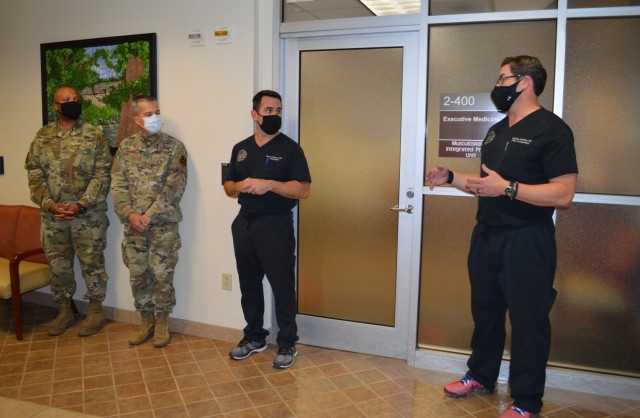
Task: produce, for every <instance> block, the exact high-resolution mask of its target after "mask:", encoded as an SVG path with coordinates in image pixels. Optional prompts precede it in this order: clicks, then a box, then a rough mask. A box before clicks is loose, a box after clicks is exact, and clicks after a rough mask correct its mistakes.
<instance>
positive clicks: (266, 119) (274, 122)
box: [260, 115, 282, 135]
mask: <svg viewBox="0 0 640 418" xmlns="http://www.w3.org/2000/svg"><path fill="white" fill-rule="evenodd" d="M260 116H262V115H260ZM281 126H282V118H281V117H280V116H278V115H268V116H262V125H260V129H262V130H263V131H264V133H265V134H267V135H273V134H275V133H276V132H278V131H279V130H280V127H281Z"/></svg>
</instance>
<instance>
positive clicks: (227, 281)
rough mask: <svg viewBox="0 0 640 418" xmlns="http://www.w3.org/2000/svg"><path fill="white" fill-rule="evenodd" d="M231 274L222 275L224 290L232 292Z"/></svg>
mask: <svg viewBox="0 0 640 418" xmlns="http://www.w3.org/2000/svg"><path fill="white" fill-rule="evenodd" d="M232 277H233V276H232V275H231V273H222V288H223V289H224V290H231V281H232V280H231V278H232Z"/></svg>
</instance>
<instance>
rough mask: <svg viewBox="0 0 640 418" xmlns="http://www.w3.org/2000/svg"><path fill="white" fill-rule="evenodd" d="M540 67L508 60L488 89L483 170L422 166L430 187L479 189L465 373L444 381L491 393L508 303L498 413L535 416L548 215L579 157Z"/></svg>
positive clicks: (550, 233)
mask: <svg viewBox="0 0 640 418" xmlns="http://www.w3.org/2000/svg"><path fill="white" fill-rule="evenodd" d="M546 79H547V73H546V71H545V69H544V67H543V66H542V64H541V63H540V61H539V60H538V59H537V58H535V57H529V56H517V57H508V58H505V59H504V61H503V62H502V67H501V69H500V75H499V78H498V82H497V83H496V86H495V88H494V89H493V91H492V93H491V99H492V100H493V102H494V104H495V106H496V108H497V109H498V110H499V111H501V112H504V113H505V114H506V115H507V117H506V118H504V119H503V120H501V121H500V122H498V123H497V124H495V125H494V126H492V127H491V128H490V129H489V132H488V133H487V136H486V137H485V139H484V141H483V143H482V159H481V163H482V165H481V172H480V174H465V173H458V172H456V173H454V172H453V171H450V170H447V169H446V168H444V167H435V168H432V169H429V170H427V185H428V186H429V187H431V188H433V187H434V186H439V185H442V184H444V183H449V184H451V185H452V186H454V187H456V188H457V189H460V190H463V191H466V192H469V193H473V194H475V195H477V196H478V211H477V215H476V220H477V222H478V223H477V225H476V227H475V229H474V231H473V235H472V237H471V247H470V250H469V258H468V267H469V278H470V283H471V312H472V314H473V321H474V331H473V336H472V339H471V348H472V353H471V357H470V358H469V361H468V362H467V366H468V367H469V371H468V372H467V373H466V375H465V376H464V377H463V378H462V379H460V380H459V381H455V382H452V383H450V384H448V385H446V386H445V388H444V391H445V394H446V395H448V396H451V397H454V398H458V397H464V396H466V395H467V394H469V393H472V392H475V393H488V392H492V391H493V390H494V388H495V382H496V380H497V378H498V373H499V371H500V362H501V359H502V355H503V351H504V345H505V339H506V333H505V315H506V312H507V309H508V310H509V319H510V320H511V326H512V340H511V364H510V368H509V384H510V386H511V397H512V398H513V399H514V404H513V406H512V407H511V408H510V409H508V410H507V411H505V412H504V414H502V415H501V418H521V417H526V418H530V417H537V416H539V413H540V409H541V408H542V395H543V393H544V385H545V369H546V364H547V359H548V357H549V350H550V347H551V325H550V322H549V311H550V310H551V306H552V305H553V303H554V301H555V297H556V291H555V290H554V289H553V280H554V276H555V270H556V243H555V226H554V223H553V219H552V216H553V213H554V210H555V208H556V207H558V208H566V207H568V206H569V205H570V204H571V201H572V199H573V196H574V194H575V191H576V181H577V174H578V165H577V162H576V153H575V148H574V144H573V133H572V132H571V129H570V128H569V127H568V126H567V125H566V124H565V123H564V122H563V121H562V119H560V118H559V117H558V116H556V115H555V114H553V113H551V112H549V111H548V110H546V109H544V108H542V107H541V106H540V105H539V104H538V96H539V95H540V94H541V93H542V91H543V89H544V87H545V83H546Z"/></svg>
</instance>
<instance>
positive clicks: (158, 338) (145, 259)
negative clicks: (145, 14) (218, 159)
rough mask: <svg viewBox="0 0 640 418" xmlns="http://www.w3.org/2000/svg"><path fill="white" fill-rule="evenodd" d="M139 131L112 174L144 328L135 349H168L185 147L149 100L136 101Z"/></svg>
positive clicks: (117, 158)
mask: <svg viewBox="0 0 640 418" xmlns="http://www.w3.org/2000/svg"><path fill="white" fill-rule="evenodd" d="M132 115H134V116H133V120H134V122H135V123H136V124H137V125H138V126H140V132H139V133H136V134H134V135H132V136H130V137H128V138H126V139H124V140H123V141H122V142H121V143H120V147H119V149H118V151H117V153H116V156H115V160H114V163H113V168H112V171H111V177H112V182H111V190H112V193H113V203H114V206H115V210H116V213H117V214H118V216H119V217H120V220H121V221H122V223H123V225H124V239H123V241H122V258H123V260H124V263H125V264H126V265H127V267H128V268H129V272H130V276H131V279H130V280H131V290H132V292H133V297H134V299H135V302H134V305H135V308H136V310H138V311H140V315H141V317H142V320H141V324H140V327H139V328H138V330H137V331H136V332H134V333H133V334H132V335H131V337H130V338H129V343H130V344H131V345H138V344H142V343H143V342H145V341H146V340H148V339H149V338H151V336H153V337H154V338H153V345H154V347H156V348H161V347H164V346H166V345H167V344H169V341H170V335H169V323H168V321H169V314H170V313H171V311H172V310H173V307H174V306H175V305H176V297H175V290H174V288H173V275H174V270H175V267H176V264H177V263H178V249H179V248H180V245H181V241H180V235H179V233H178V222H180V221H181V220H182V211H181V210H180V200H181V199H182V195H183V193H184V189H185V187H186V184H187V152H186V150H185V147H184V145H183V144H182V142H180V141H179V140H177V139H176V138H173V137H171V136H169V135H167V134H165V133H164V132H161V131H160V129H161V128H162V123H163V120H162V116H160V109H159V107H158V102H157V100H156V99H155V98H153V97H151V96H139V97H137V98H136V99H135V100H134V101H133V105H132Z"/></svg>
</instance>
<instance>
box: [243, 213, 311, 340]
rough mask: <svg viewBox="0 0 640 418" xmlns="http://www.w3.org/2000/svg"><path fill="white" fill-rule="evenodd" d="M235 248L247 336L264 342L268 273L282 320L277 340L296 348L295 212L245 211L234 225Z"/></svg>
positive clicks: (279, 320) (277, 310)
mask: <svg viewBox="0 0 640 418" xmlns="http://www.w3.org/2000/svg"><path fill="white" fill-rule="evenodd" d="M231 232H232V234H233V249H234V251H235V256H236V266H237V269H238V276H239V279H240V291H241V293H242V299H241V305H242V312H243V313H244V319H245V321H247V326H246V327H245V328H244V336H245V337H246V338H248V339H249V340H251V341H262V340H264V339H265V337H266V336H267V335H269V332H268V331H267V330H265V329H264V328H263V318H264V292H263V288H262V280H263V278H264V276H265V274H266V276H267V280H269V284H270V285H271V289H272V290H273V296H274V299H275V307H276V320H277V322H278V328H279V330H278V336H277V338H276V341H277V343H278V345H279V346H280V347H292V346H294V345H295V342H296V341H297V340H298V335H297V334H298V328H297V326H296V309H297V308H296V289H295V270H294V269H295V254H294V251H295V237H294V233H293V213H292V212H291V211H290V210H289V211H286V212H281V213H271V214H269V213H251V212H247V211H244V210H241V211H240V213H239V214H238V216H237V217H236V218H235V220H234V221H233V223H232V224H231Z"/></svg>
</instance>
